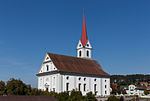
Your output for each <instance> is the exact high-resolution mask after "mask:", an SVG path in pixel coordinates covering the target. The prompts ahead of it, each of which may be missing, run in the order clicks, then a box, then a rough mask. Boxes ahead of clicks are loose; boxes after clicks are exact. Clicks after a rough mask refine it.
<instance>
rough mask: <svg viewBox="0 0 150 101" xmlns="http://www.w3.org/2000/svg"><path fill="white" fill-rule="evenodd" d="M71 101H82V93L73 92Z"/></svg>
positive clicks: (70, 97)
mask: <svg viewBox="0 0 150 101" xmlns="http://www.w3.org/2000/svg"><path fill="white" fill-rule="evenodd" d="M69 101H82V93H81V92H80V91H75V90H72V91H71V94H70V96H69Z"/></svg>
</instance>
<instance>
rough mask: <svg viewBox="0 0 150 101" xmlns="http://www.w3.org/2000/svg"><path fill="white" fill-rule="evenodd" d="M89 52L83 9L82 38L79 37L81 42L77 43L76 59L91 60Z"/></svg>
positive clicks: (90, 48)
mask: <svg viewBox="0 0 150 101" xmlns="http://www.w3.org/2000/svg"><path fill="white" fill-rule="evenodd" d="M91 50H92V46H91V44H90V42H89V40H88V37H87V30H86V24H85V15H84V9H83V25H82V36H81V40H79V43H78V45H77V57H80V58H86V59H91V58H92V57H91Z"/></svg>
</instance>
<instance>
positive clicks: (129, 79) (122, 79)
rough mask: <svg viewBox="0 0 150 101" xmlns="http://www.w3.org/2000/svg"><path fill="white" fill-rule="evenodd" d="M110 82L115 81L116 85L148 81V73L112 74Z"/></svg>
mask: <svg viewBox="0 0 150 101" xmlns="http://www.w3.org/2000/svg"><path fill="white" fill-rule="evenodd" d="M110 82H111V83H117V84H118V85H130V84H137V83H139V82H148V83H150V75H143V74H135V75H112V76H111V77H110Z"/></svg>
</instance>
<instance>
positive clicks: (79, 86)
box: [78, 83, 81, 91]
mask: <svg viewBox="0 0 150 101" xmlns="http://www.w3.org/2000/svg"><path fill="white" fill-rule="evenodd" d="M78 88H79V91H80V89H81V83H79V85H78Z"/></svg>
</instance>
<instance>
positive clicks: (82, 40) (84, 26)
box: [81, 8, 88, 47]
mask: <svg viewBox="0 0 150 101" xmlns="http://www.w3.org/2000/svg"><path fill="white" fill-rule="evenodd" d="M87 41H88V37H87V31H86V24H85V15H84V8H83V25H82V36H81V43H82V45H83V47H84V46H85V45H86V43H87Z"/></svg>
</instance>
